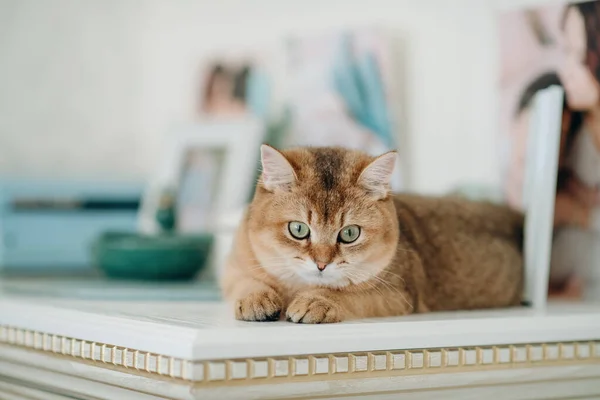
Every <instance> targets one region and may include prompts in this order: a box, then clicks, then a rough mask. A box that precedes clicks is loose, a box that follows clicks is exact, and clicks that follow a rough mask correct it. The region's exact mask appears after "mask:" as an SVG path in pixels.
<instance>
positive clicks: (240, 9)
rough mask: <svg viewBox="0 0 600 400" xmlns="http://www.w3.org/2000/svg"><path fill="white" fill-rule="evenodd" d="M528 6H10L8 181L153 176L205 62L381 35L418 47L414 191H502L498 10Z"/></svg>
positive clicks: (413, 51) (1, 38) (410, 119)
mask: <svg viewBox="0 0 600 400" xmlns="http://www.w3.org/2000/svg"><path fill="white" fill-rule="evenodd" d="M525 2H527V3H532V2H533V3H539V2H540V1H527V0H518V1H498V0H495V1H484V0H452V1H450V0H387V1H386V0H370V1H347V0H346V1H341V0H319V1H317V0H305V1H297V0H253V1H243V0H219V1H214V0H196V1H187V0H171V1H161V0H156V1H152V0H144V1H137V0H47V1H39V0H0V176H2V175H7V174H11V175H18V176H62V177H87V176H100V177H103V176H107V175H111V176H118V177H122V178H144V177H147V176H148V174H150V173H151V171H152V170H153V167H154V165H155V164H156V162H157V160H158V159H159V157H160V154H161V151H160V147H161V144H162V138H163V134H164V133H165V132H166V130H167V129H168V127H169V125H170V124H171V123H172V122H175V121H176V120H185V119H186V118H188V116H189V112H190V111H191V110H189V109H188V108H189V107H187V106H186V104H192V103H193V102H192V96H193V89H194V88H193V87H190V85H189V79H190V76H192V75H193V74H194V73H195V71H193V70H192V69H191V68H192V67H191V66H193V65H194V63H193V62H195V61H196V60H200V59H202V58H203V57H205V56H206V55H208V54H211V52H213V51H214V50H218V49H221V48H227V47H228V46H239V47H242V48H256V47H258V48H261V49H264V50H265V51H267V52H268V50H269V49H274V48H275V47H276V46H277V43H278V42H279V40H280V39H281V38H282V37H283V36H284V35H285V34H286V33H290V32H304V31H315V30H316V31H318V30H324V29H328V28H336V27H344V26H352V25H359V26H363V25H370V24H379V25H381V26H384V27H386V28H389V29H392V30H394V31H397V32H398V33H399V35H400V36H402V37H404V38H405V39H406V40H405V42H406V47H405V55H406V77H405V81H406V82H405V83H406V87H405V94H404V97H405V99H406V103H407V104H406V108H405V116H406V127H407V135H408V138H407V139H408V145H409V149H408V150H409V154H408V157H409V164H410V165H411V168H410V170H409V184H410V186H411V188H412V189H416V190H420V191H425V192H440V191H444V190H447V189H449V188H451V187H452V186H454V185H455V184H457V183H460V182H465V181H469V182H480V183H487V184H497V183H498V182H499V179H500V175H499V162H498V156H499V154H498V151H497V149H498V146H497V138H498V134H499V132H498V131H497V125H498V124H497V123H496V108H497V101H496V82H497V81H496V76H497V69H496V64H497V63H496V60H497V54H496V53H497V51H496V50H497V46H496V41H495V39H496V38H495V23H494V9H496V8H498V7H513V6H515V5H518V4H521V3H525ZM190 49H191V50H190ZM167 77H168V79H167ZM182 93H184V94H185V96H182ZM186 96H187V97H186Z"/></svg>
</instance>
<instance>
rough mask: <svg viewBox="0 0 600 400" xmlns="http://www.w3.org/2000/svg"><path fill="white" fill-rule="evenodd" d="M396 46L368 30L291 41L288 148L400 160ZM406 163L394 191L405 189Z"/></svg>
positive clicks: (288, 56) (288, 48)
mask: <svg viewBox="0 0 600 400" xmlns="http://www.w3.org/2000/svg"><path fill="white" fill-rule="evenodd" d="M394 44H395V43H394V41H393V40H392V38H391V36H389V35H386V33H385V32H383V31H381V30H377V29H368V28H366V29H348V30H343V31H332V32H328V33H325V34H321V35H304V36H294V37H291V38H289V39H288V40H287V42H286V48H285V50H286V57H285V58H286V74H287V77H288V82H287V85H288V98H289V109H290V113H291V127H290V131H289V134H288V135H287V138H286V145H287V146H344V147H349V148H354V149H360V150H363V151H366V152H368V153H370V154H373V155H379V154H381V153H384V152H386V151H389V150H398V151H399V154H400V157H401V158H402V151H403V149H400V148H399V147H400V146H399V143H398V137H399V132H398V115H397V112H396V111H397V108H396V107H397V105H398V103H399V102H398V97H397V93H396V92H395V90H394V89H395V85H397V83H398V80H399V76H398V75H399V72H400V71H401V70H400V69H398V68H396V60H395V59H394V58H395V57H394V51H393V50H394V49H393V45H394ZM396 44H397V43H396ZM402 161H403V160H402V159H401V160H399V162H398V163H397V165H398V167H397V168H396V171H395V175H394V178H393V184H392V186H393V189H394V190H400V189H401V188H402V181H403V174H402V171H401V170H402V164H403V162H402Z"/></svg>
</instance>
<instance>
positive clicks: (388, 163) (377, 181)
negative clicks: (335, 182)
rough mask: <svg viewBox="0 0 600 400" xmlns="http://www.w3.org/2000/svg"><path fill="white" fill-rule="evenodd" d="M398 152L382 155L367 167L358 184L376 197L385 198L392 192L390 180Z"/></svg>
mask: <svg viewBox="0 0 600 400" xmlns="http://www.w3.org/2000/svg"><path fill="white" fill-rule="evenodd" d="M397 157H398V153H397V152H395V151H390V152H387V153H385V154H382V155H380V156H379V157H377V158H376V159H375V160H373V161H372V162H371V163H370V164H369V165H367V166H366V167H365V169H364V170H363V172H362V173H361V174H360V176H359V178H358V184H359V185H360V186H362V187H363V188H364V189H365V190H366V191H367V192H369V194H371V195H372V196H374V197H375V198H376V199H378V200H379V199H384V198H386V197H387V196H388V194H389V192H390V182H391V180H392V174H393V172H394V166H395V165H396V158H397Z"/></svg>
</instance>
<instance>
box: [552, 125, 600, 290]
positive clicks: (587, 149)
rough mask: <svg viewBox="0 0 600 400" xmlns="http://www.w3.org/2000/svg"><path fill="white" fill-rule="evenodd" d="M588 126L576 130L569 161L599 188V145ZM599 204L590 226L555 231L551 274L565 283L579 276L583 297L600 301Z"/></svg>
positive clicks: (579, 175) (585, 181)
mask: <svg viewBox="0 0 600 400" xmlns="http://www.w3.org/2000/svg"><path fill="white" fill-rule="evenodd" d="M592 135H593V133H592V132H591V131H589V130H587V129H584V130H582V131H581V132H579V133H577V136H576V137H575V139H574V143H573V147H572V149H571V150H570V152H569V156H568V157H567V160H566V164H567V167H568V168H569V169H570V170H571V172H572V173H573V174H574V175H575V176H576V177H577V178H578V179H579V180H580V181H581V182H582V183H583V184H584V185H586V186H587V187H590V188H595V189H600V144H598V143H596V142H595V141H594V137H593V136H592ZM599 259H600V206H598V205H596V206H595V207H591V209H590V223H589V227H588V229H584V228H581V227H577V226H565V227H561V228H559V229H557V230H556V233H555V235H554V240H553V243H552V256H551V260H552V261H551V267H550V274H551V275H550V276H551V279H552V280H553V281H557V282H564V281H566V280H567V279H568V278H569V277H570V276H573V275H575V276H577V277H578V278H579V279H581V280H582V281H583V282H584V296H585V297H586V298H587V299H590V300H600V268H599V267H598V266H599V265H600V262H599V261H598V260H599Z"/></svg>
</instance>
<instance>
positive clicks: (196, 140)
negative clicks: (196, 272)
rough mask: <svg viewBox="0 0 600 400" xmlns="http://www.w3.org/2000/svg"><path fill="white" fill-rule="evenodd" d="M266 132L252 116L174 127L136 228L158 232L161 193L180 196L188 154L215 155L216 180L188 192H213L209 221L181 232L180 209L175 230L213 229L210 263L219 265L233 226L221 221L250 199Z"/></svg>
mask: <svg viewBox="0 0 600 400" xmlns="http://www.w3.org/2000/svg"><path fill="white" fill-rule="evenodd" d="M264 132H265V127H264V123H263V122H261V121H260V120H259V119H258V118H255V117H252V116H250V115H245V116H242V117H236V118H230V117H228V118H211V119H206V120H204V121H202V122H200V123H196V124H192V125H188V126H184V127H181V128H179V129H176V130H174V132H173V133H172V134H171V135H169V136H168V137H167V139H166V143H165V149H166V151H165V154H164V157H163V160H162V162H161V164H160V165H159V168H158V169H157V171H156V173H155V175H154V176H153V177H152V179H151V180H150V183H149V184H148V187H147V189H146V191H145V194H144V195H143V198H142V201H141V205H140V211H139V215H138V230H139V231H140V232H141V233H143V234H157V233H159V232H160V231H161V227H160V226H159V224H158V222H157V220H156V212H157V211H158V209H159V206H160V201H161V197H162V196H163V194H164V193H165V191H170V192H172V193H175V197H178V196H179V195H180V193H181V191H182V189H185V188H183V187H182V183H183V181H184V179H185V173H186V167H188V166H189V155H190V153H193V152H200V153H202V152H204V154H217V156H216V157H214V158H213V161H214V160H215V159H216V160H217V162H218V164H220V165H219V166H218V172H217V178H216V179H217V180H218V184H215V185H212V187H210V188H207V187H190V188H187V189H188V190H191V191H192V192H194V191H201V190H211V191H214V192H213V193H211V199H210V200H211V201H210V209H209V210H205V211H207V213H208V214H209V216H210V218H209V220H208V221H207V220H204V221H203V224H201V225H200V226H197V227H194V226H193V225H192V226H185V227H184V228H185V229H183V231H182V229H181V227H182V224H181V212H180V210H177V211H176V214H178V215H176V220H178V221H177V223H176V227H175V230H176V231H177V232H178V233H192V232H200V231H202V232H210V233H213V234H214V235H215V242H214V245H213V254H212V256H211V259H212V262H211V267H214V266H219V265H221V264H222V263H223V262H224V259H225V257H226V254H227V252H228V251H229V248H230V246H231V242H232V240H233V235H234V229H235V227H234V226H233V225H232V224H224V223H222V221H227V220H229V219H231V218H232V217H231V215H234V216H238V215H240V214H242V213H243V210H244V209H245V207H246V205H247V203H248V200H249V195H250V193H251V190H252V186H253V185H254V183H255V182H254V178H255V176H256V168H257V159H258V149H259V145H260V142H261V140H262V139H263V136H264ZM213 172H215V171H213ZM196 182H202V181H198V180H196ZM204 182H206V181H204ZM213 182H214V181H213ZM192 183H193V182H192ZM188 193H189V192H188ZM204 199H205V200H206V198H204ZM204 204H207V203H204ZM192 214H193V213H192ZM205 215H206V214H205ZM235 219H236V220H237V219H238V218H237V217H236V218H235ZM184 225H185V224H184Z"/></svg>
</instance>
